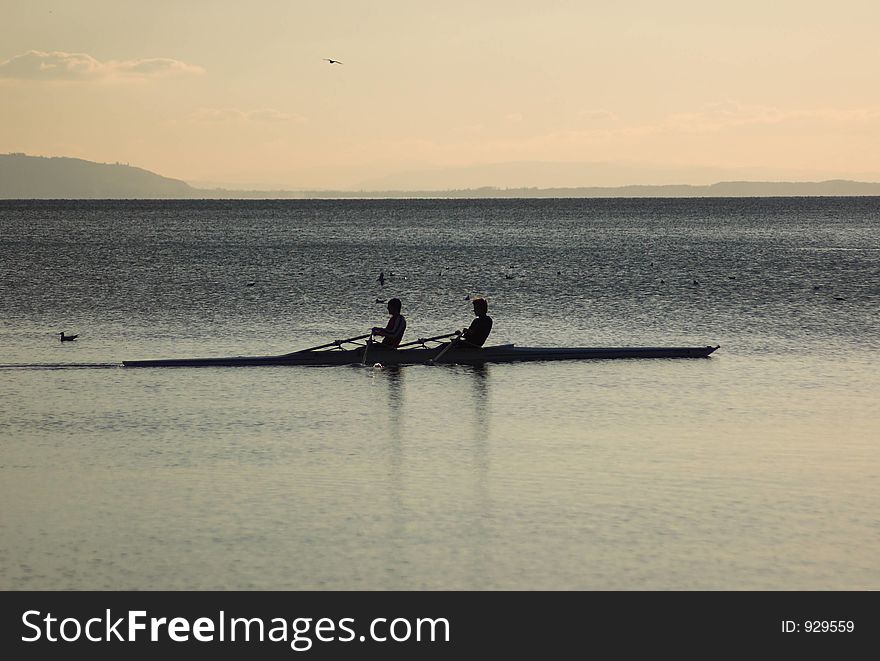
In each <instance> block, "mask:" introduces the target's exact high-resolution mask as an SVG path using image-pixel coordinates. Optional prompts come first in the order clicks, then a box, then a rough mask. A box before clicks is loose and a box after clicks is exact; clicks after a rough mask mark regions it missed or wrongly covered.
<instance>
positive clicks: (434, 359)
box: [428, 331, 461, 365]
mask: <svg viewBox="0 0 880 661" xmlns="http://www.w3.org/2000/svg"><path fill="white" fill-rule="evenodd" d="M452 334H453V335H461V331H455V332H454V333H452ZM456 339H458V338H456ZM455 343H456V342H455V340H450V341H449V344H447V345H446V346H445V347H443V350H442V351H441V352H440V353H438V354H437V355H436V356H434V357H433V358H432V359H431V360H429V361H428V364H429V365H436V364H437V363H438V362H440V359H441V358H442V357H443V354H445V353H446V352H447V351H449V350H450V349H451V348H452V346H453V345H454V344H455Z"/></svg>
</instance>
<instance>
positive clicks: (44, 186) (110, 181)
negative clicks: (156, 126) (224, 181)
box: [0, 154, 197, 199]
mask: <svg viewBox="0 0 880 661" xmlns="http://www.w3.org/2000/svg"><path fill="white" fill-rule="evenodd" d="M196 196H197V195H196V194H195V189H193V188H192V187H190V186H189V184H187V183H186V182H183V181H180V180H178V179H169V178H168V177H162V176H160V175H158V174H155V173H153V172H149V171H147V170H142V169H141V168H135V167H131V166H129V165H122V164H120V163H116V164H107V163H93V162H92V161H84V160H81V159H79V158H62V157H54V158H44V157H41V156H27V155H25V154H0V198H5V199H35V198H36V199H96V198H97V199H105V198H181V197H183V198H189V197H196Z"/></svg>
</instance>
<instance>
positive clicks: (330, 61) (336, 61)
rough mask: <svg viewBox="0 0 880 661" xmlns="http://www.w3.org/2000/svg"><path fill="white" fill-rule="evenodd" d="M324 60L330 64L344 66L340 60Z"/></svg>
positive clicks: (327, 58) (326, 58)
mask: <svg viewBox="0 0 880 661" xmlns="http://www.w3.org/2000/svg"><path fill="white" fill-rule="evenodd" d="M324 59H325V60H327V61H328V62H329V63H330V64H344V63H343V62H340V61H339V60H331V59H330V58H329V57H325V58H324Z"/></svg>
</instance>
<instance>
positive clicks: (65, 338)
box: [58, 331, 79, 342]
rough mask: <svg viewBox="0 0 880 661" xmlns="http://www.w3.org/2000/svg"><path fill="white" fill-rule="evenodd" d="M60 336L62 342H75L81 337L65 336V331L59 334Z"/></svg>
mask: <svg viewBox="0 0 880 661" xmlns="http://www.w3.org/2000/svg"><path fill="white" fill-rule="evenodd" d="M58 335H60V336H61V341H62V342H73V341H74V340H75V339H76V338H78V337H79V335H65V334H64V331H61V332H60V333H58Z"/></svg>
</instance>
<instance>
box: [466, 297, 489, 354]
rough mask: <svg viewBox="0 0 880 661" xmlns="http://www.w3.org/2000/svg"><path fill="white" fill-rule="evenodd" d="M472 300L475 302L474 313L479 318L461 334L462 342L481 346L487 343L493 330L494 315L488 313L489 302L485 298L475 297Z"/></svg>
mask: <svg viewBox="0 0 880 661" xmlns="http://www.w3.org/2000/svg"><path fill="white" fill-rule="evenodd" d="M472 302H473V304H474V314H475V315H477V318H476V319H474V320H473V321H472V322H471V325H470V326H469V327H468V328H466V329H465V330H464V332H463V333H462V335H461V342H463V343H466V344H470V345H472V346H475V347H481V346H483V345H484V344H485V343H486V338H488V337H489V333H491V332H492V317H490V316H489V315H488V314H486V313H487V312H488V311H489V304H488V303H487V302H486V299H485V298H475V299H474V300H473V301H472Z"/></svg>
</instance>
